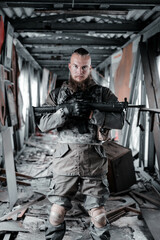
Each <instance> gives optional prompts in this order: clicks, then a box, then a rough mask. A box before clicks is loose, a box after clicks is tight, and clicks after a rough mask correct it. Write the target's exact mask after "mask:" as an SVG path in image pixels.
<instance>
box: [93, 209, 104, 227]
mask: <svg viewBox="0 0 160 240" xmlns="http://www.w3.org/2000/svg"><path fill="white" fill-rule="evenodd" d="M89 215H90V216H91V221H92V223H93V224H94V226H95V227H97V228H102V227H104V226H105V225H106V223H107V218H106V210H105V208H104V207H98V208H93V209H91V210H90V211H89Z"/></svg>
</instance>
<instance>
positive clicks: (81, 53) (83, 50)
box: [73, 48, 90, 56]
mask: <svg viewBox="0 0 160 240" xmlns="http://www.w3.org/2000/svg"><path fill="white" fill-rule="evenodd" d="M73 53H77V54H79V55H81V56H84V55H90V54H89V52H88V51H87V50H86V49H85V48H77V49H76V50H74V52H73Z"/></svg>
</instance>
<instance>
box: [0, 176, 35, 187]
mask: <svg viewBox="0 0 160 240" xmlns="http://www.w3.org/2000/svg"><path fill="white" fill-rule="evenodd" d="M0 181H2V182H6V181H7V179H6V178H5V177H0ZM16 182H17V183H18V184H20V185H24V186H31V184H30V183H26V182H22V181H16Z"/></svg>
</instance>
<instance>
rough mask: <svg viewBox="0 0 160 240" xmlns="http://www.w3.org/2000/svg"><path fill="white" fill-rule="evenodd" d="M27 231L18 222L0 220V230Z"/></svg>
mask: <svg viewBox="0 0 160 240" xmlns="http://www.w3.org/2000/svg"><path fill="white" fill-rule="evenodd" d="M2 231H4V232H29V231H28V230H27V229H25V228H24V227H23V226H22V224H21V223H20V222H15V221H10V222H1V224H0V232H2Z"/></svg>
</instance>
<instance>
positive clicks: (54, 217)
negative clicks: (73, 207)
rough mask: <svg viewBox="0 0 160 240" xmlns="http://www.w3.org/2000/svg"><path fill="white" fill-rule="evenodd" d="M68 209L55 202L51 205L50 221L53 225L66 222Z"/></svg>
mask: <svg viewBox="0 0 160 240" xmlns="http://www.w3.org/2000/svg"><path fill="white" fill-rule="evenodd" d="M65 213H66V210H65V208H64V207H62V206H59V205H57V204H53V205H52V207H51V212H50V217H49V221H50V223H51V224H52V225H53V226H57V225H59V224H61V223H62V222H64V216H65Z"/></svg>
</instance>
